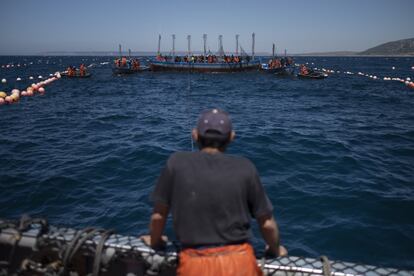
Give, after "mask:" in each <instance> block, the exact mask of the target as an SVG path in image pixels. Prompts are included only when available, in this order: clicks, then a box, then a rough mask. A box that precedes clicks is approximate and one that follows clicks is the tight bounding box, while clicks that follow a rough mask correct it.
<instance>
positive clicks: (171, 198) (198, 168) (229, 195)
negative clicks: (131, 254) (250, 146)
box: [151, 152, 273, 247]
mask: <svg viewBox="0 0 414 276" xmlns="http://www.w3.org/2000/svg"><path fill="white" fill-rule="evenodd" d="M151 197H152V200H153V201H154V202H158V203H162V204H165V205H168V206H169V207H170V210H171V213H172V218H173V224H174V231H175V234H176V236H177V238H178V240H179V241H180V242H181V243H182V245H183V246H186V247H196V246H208V245H223V244H232V243H239V242H244V241H247V240H248V239H249V236H250V234H251V233H250V232H251V231H250V221H251V217H256V218H257V217H260V216H263V215H267V214H270V213H272V211H273V206H272V204H271V203H270V201H269V199H268V197H267V196H266V193H265V191H264V189H263V186H262V184H261V183H260V179H259V176H258V174H257V170H256V168H255V166H254V165H253V164H252V162H250V161H249V160H248V159H246V158H242V157H236V156H231V155H226V154H223V153H216V154H209V153H204V152H177V153H174V154H172V155H171V156H170V158H169V159H168V161H167V164H166V166H165V168H164V169H163V170H162V172H161V175H160V177H159V179H158V182H157V184H156V186H155V189H154V192H153V194H152V196H151Z"/></svg>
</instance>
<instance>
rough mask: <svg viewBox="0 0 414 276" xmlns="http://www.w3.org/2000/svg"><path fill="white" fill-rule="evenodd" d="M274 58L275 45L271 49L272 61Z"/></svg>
mask: <svg viewBox="0 0 414 276" xmlns="http://www.w3.org/2000/svg"><path fill="white" fill-rule="evenodd" d="M274 58H275V44H274V43H273V47H272V59H274Z"/></svg>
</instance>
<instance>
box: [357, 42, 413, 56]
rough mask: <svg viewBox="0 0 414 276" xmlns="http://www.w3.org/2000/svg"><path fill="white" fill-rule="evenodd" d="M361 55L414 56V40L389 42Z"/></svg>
mask: <svg viewBox="0 0 414 276" xmlns="http://www.w3.org/2000/svg"><path fill="white" fill-rule="evenodd" d="M359 55H381V56H412V55H414V38H409V39H401V40H397V41H391V42H387V43H384V44H381V45H378V46H375V47H373V48H370V49H368V50H365V51H363V52H360V53H359Z"/></svg>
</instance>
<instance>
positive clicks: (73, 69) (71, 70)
mask: <svg viewBox="0 0 414 276" xmlns="http://www.w3.org/2000/svg"><path fill="white" fill-rule="evenodd" d="M66 71H67V75H68V76H69V77H74V76H77V75H79V76H81V77H83V76H85V75H86V66H85V64H83V63H82V64H81V65H80V66H79V70H78V69H76V67H75V66H69V67H68V68H67V69H66Z"/></svg>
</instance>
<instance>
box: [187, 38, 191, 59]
mask: <svg viewBox="0 0 414 276" xmlns="http://www.w3.org/2000/svg"><path fill="white" fill-rule="evenodd" d="M187 40H188V54H187V55H188V56H191V35H187Z"/></svg>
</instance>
